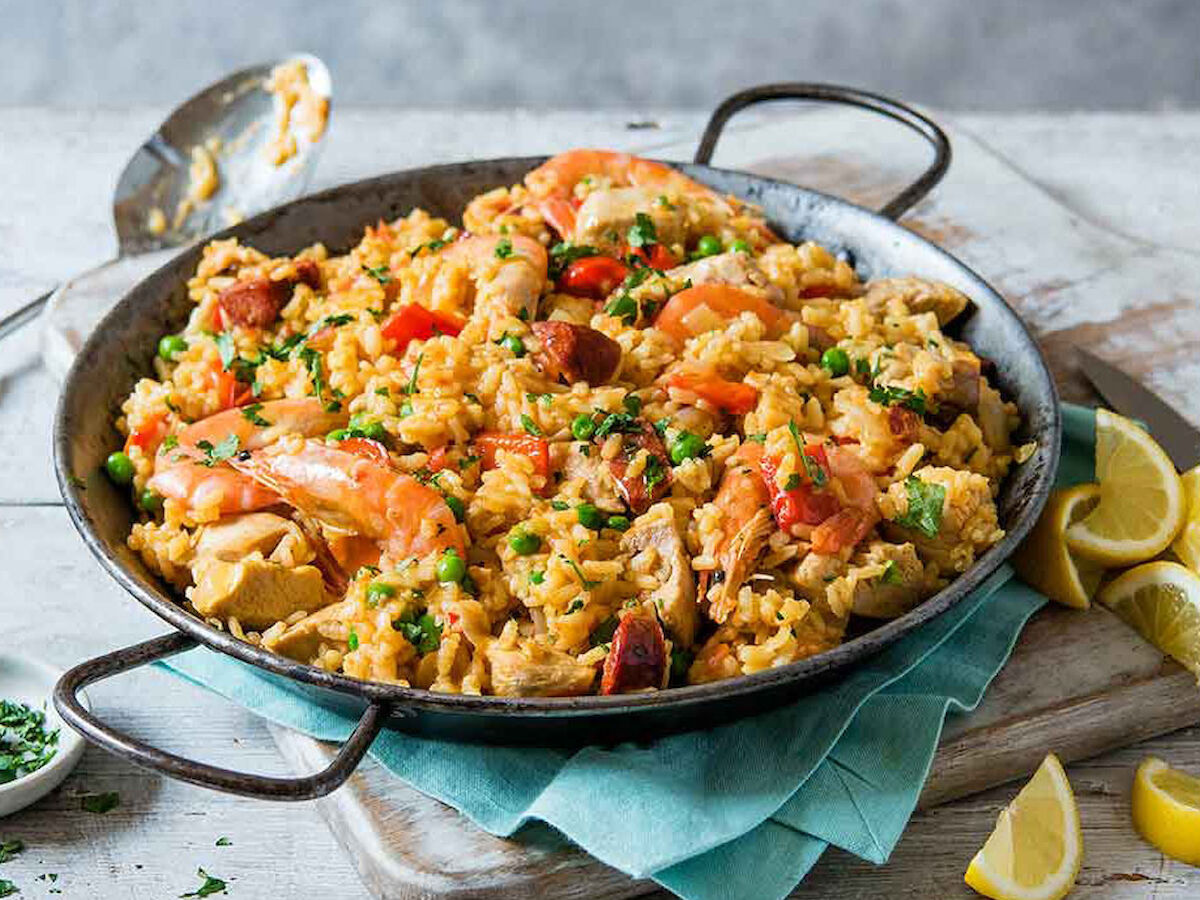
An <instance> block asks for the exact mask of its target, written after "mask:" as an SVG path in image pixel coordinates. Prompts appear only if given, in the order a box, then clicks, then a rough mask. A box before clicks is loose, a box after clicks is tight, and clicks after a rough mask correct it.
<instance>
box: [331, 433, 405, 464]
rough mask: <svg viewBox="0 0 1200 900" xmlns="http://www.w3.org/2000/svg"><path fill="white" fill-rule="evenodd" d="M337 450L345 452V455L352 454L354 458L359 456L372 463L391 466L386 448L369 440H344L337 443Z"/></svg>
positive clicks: (390, 459) (377, 442)
mask: <svg viewBox="0 0 1200 900" xmlns="http://www.w3.org/2000/svg"><path fill="white" fill-rule="evenodd" d="M337 446H338V449H340V450H345V451H346V452H347V453H353V454H354V455H355V456H361V457H362V458H363V459H369V460H371V461H372V462H377V463H381V464H383V465H385V466H390V465H391V464H392V458H391V457H390V456H388V452H387V447H385V446H383V444H381V443H379V441H373V440H371V439H370V438H359V437H354V438H346V439H345V440H344V441H341V442H339V443H338V445H337Z"/></svg>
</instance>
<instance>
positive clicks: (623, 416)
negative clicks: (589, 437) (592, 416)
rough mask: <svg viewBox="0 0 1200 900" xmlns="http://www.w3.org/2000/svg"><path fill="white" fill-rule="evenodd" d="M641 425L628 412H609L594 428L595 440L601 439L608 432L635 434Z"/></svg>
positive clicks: (640, 428)
mask: <svg viewBox="0 0 1200 900" xmlns="http://www.w3.org/2000/svg"><path fill="white" fill-rule="evenodd" d="M641 430H642V426H641V425H640V424H639V423H638V421H637V419H635V418H634V417H633V416H631V415H629V414H628V413H609V414H608V415H607V416H605V417H604V420H603V421H602V422H601V423H600V425H599V427H597V428H596V438H597V440H603V439H604V438H606V437H608V436H609V435H610V434H614V433H615V434H637V433H638V432H639V431H641Z"/></svg>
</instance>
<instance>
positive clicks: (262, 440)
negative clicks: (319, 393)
mask: <svg viewBox="0 0 1200 900" xmlns="http://www.w3.org/2000/svg"><path fill="white" fill-rule="evenodd" d="M345 424H346V414H345V413H342V412H329V411H327V410H326V409H325V405H324V404H323V403H322V402H321V401H320V400H319V399H318V398H316V397H304V398H301V399H294V400H271V401H268V402H266V403H263V404H261V405H259V406H256V407H254V408H253V409H251V408H250V407H241V408H235V409H227V410H225V411H223V412H219V413H216V414H215V415H211V416H208V417H207V418H204V419H201V420H200V421H198V422H193V423H192V424H191V425H188V426H186V427H185V428H183V429H182V430H180V431H179V432H178V433H177V434H176V435H175V439H176V444H175V446H174V447H172V448H171V449H169V450H168V449H166V448H165V447H162V448H160V449H159V452H158V454H157V455H156V456H155V458H154V475H153V476H152V477H151V478H150V480H149V481H148V482H147V487H149V488H150V489H151V490H152V491H154V492H155V493H157V494H158V495H159V496H162V497H168V498H171V499H174V500H179V501H182V502H184V503H187V504H188V506H189V507H190V508H192V509H200V508H203V507H206V506H209V505H210V504H212V503H214V502H215V503H216V505H217V510H218V512H219V513H220V515H223V516H225V515H230V514H233V513H242V512H254V511H255V510H259V509H264V508H266V507H268V506H274V505H275V504H277V503H279V502H280V501H279V496H278V495H277V494H276V493H275V492H274V491H271V490H269V489H268V488H265V487H263V486H262V485H261V484H259V483H258V482H256V481H255V480H254V479H252V478H249V477H247V476H245V475H243V474H242V473H240V472H238V471H235V470H234V469H232V468H230V467H229V466H228V465H225V464H223V463H219V464H212V463H211V462H210V460H209V459H208V452H206V446H207V448H209V449H211V448H215V447H217V446H218V445H220V444H221V443H222V442H224V441H229V440H230V438H231V437H232V438H235V439H236V444H235V445H234V446H235V447H236V449H237V450H258V449H261V448H263V447H266V446H269V445H270V444H272V443H274V442H275V441H277V440H278V439H279V438H281V437H282V436H283V435H285V434H299V435H302V436H304V437H310V436H313V435H317V434H325V433H327V432H329V431H333V430H334V429H336V428H341V427H342V426H344V425H345Z"/></svg>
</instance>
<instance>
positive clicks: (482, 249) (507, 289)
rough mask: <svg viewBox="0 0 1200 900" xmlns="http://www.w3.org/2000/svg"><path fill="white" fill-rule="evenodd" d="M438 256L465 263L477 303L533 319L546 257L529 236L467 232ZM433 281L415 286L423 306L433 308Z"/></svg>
mask: <svg viewBox="0 0 1200 900" xmlns="http://www.w3.org/2000/svg"><path fill="white" fill-rule="evenodd" d="M437 256H438V258H439V259H441V260H443V261H444V262H447V263H450V264H451V265H455V264H458V265H464V266H466V267H467V269H468V271H469V272H470V275H471V280H472V282H474V284H475V290H476V297H475V304H476V306H477V307H478V306H480V305H482V306H484V307H485V308H488V309H489V310H492V311H494V312H495V313H498V314H501V315H507V316H516V317H518V318H520V319H523V320H525V321H530V322H532V321H533V319H534V317H535V315H536V313H537V304H538V298H539V297H540V296H541V294H542V291H544V290H545V288H546V282H547V269H548V266H549V257H548V256H547V254H546V248H545V247H543V246H542V245H541V244H539V243H538V242H537V241H535V240H533V239H532V238H528V237H525V236H524V235H520V234H513V235H482V234H479V235H467V236H466V237H463V238H461V239H459V240H457V241H455V242H454V243H452V244H450V245H449V246H447V247H444V248H443V249H442V250H439V251H438V254H437ZM433 287H434V282H433V280H432V279H427V280H426V281H425V282H424V283H423V284H422V285H421V287H420V288H419V289H418V295H419V297H418V299H419V301H420V302H421V304H422V305H423V306H425V307H426V308H428V309H433V308H434V307H433V302H432V295H433Z"/></svg>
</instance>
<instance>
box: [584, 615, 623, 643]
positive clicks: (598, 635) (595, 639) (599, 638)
mask: <svg viewBox="0 0 1200 900" xmlns="http://www.w3.org/2000/svg"><path fill="white" fill-rule="evenodd" d="M618 624H619V623H618V622H617V617H616V616H609V617H608V618H607V619H605V620H604V621H603V622H601V623H600V624H599V625H597V626H596V627H595V628H593V629H592V633H591V634H589V635H588V643H589V644H591V645H592V646H593V647H599V646H600V645H601V644H607V643H608V642H609V641H611V640H612V639H613V635H614V634H616V633H617V625H618Z"/></svg>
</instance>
